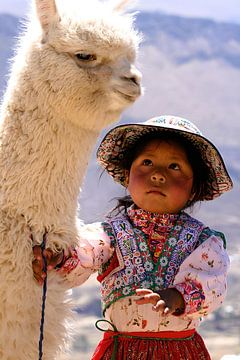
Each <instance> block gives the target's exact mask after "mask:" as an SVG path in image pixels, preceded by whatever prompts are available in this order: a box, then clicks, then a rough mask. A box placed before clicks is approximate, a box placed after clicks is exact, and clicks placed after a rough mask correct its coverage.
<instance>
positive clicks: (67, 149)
mask: <svg viewBox="0 0 240 360" xmlns="http://www.w3.org/2000/svg"><path fill="white" fill-rule="evenodd" d="M35 2H36V4H35V5H36V7H35V8H36V11H35V16H32V19H31V21H30V23H29V25H28V29H27V31H26V34H25V35H24V36H23V38H22V39H21V42H20V45H19V50H18V54H17V55H16V57H15V60H14V64H13V66H12V74H11V78H10V81H9V85H8V88H7V91H6V94H5V97H4V101H3V104H2V109H1V118H2V124H1V135H0V136H1V145H0V146H1V149H0V174H1V181H0V184H1V197H0V211H1V222H0V242H1V245H0V359H1V360H17V359H18V360H35V359H37V358H38V340H39V324H40V318H41V302H42V300H41V296H42V295H41V294H42V289H41V287H40V286H38V285H37V284H36V282H35V281H34V279H33V273H32V260H33V259H32V245H33V242H34V243H35V244H36V243H37V244H40V243H41V242H42V239H43V235H44V233H45V231H46V232H47V233H48V235H47V246H48V247H51V248H53V249H55V250H59V249H61V248H64V247H66V246H68V245H70V244H73V243H76V242H77V241H78V233H77V226H76V214H77V199H78V193H79V187H80V184H81V181H82V177H83V175H84V172H85V169H86V166H87V163H88V157H89V154H90V151H91V149H92V146H93V144H94V143H95V141H96V138H97V136H98V134H99V132H100V129H101V128H103V127H104V126H106V125H107V124H109V123H110V122H112V121H115V120H116V119H117V118H118V116H119V115H120V113H121V112H122V110H124V109H125V108H126V107H127V106H129V105H130V104H131V103H132V102H133V101H135V99H136V98H137V97H138V96H139V95H140V85H139V83H140V74H139V72H138V71H137V70H136V68H135V67H134V61H135V55H136V49H137V46H138V42H139V36H138V34H137V32H136V31H135V30H134V29H133V18H132V16H130V15H127V14H124V12H123V11H122V6H121V5H124V3H125V2H126V1H121V3H120V4H118V5H115V8H113V5H110V4H106V3H94V4H92V3H90V5H91V8H90V10H89V11H88V9H86V8H85V7H86V3H89V1H84V0H82V1H81V0H78V3H80V5H81V4H82V9H81V8H80V10H78V11H76V10H75V9H74V11H70V9H69V6H70V2H69V0H63V1H62V3H58V7H57V6H56V4H55V1H54V0H49V1H48V0H36V1H35ZM83 4H84V6H83ZM64 5H65V8H64ZM66 7H68V8H67V9H66ZM57 8H58V10H57ZM71 9H72V8H71ZM65 300H66V293H65V289H64V286H63V284H62V283H61V281H60V280H59V276H56V275H54V274H51V276H49V279H48V292H47V305H46V318H45V331H44V357H43V358H44V359H45V360H47V359H48V360H53V359H55V358H56V356H57V353H58V351H59V348H60V346H61V345H62V346H63V345H64V342H65V341H66V329H65V320H66V317H67V316H68V312H69V310H68V306H67V305H66V304H65V305H64V303H65Z"/></svg>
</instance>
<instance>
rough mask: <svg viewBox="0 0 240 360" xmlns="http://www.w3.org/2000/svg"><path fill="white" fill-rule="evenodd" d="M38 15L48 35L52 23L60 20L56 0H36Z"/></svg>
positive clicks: (45, 33)
mask: <svg viewBox="0 0 240 360" xmlns="http://www.w3.org/2000/svg"><path fill="white" fill-rule="evenodd" d="M35 4H36V11H37V16H38V19H39V21H40V24H41V27H42V29H43V32H44V35H47V34H48V32H49V29H50V27H51V24H53V23H56V22H58V21H59V20H60V18H59V15H58V11H57V7H56V2H55V0H35Z"/></svg>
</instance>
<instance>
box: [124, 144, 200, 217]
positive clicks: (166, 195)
mask: <svg viewBox="0 0 240 360" xmlns="http://www.w3.org/2000/svg"><path fill="white" fill-rule="evenodd" d="M127 182H128V191H129V193H130V195H131V197H132V200H133V202H134V203H135V204H136V205H137V206H138V207H139V208H141V209H144V210H146V211H150V212H157V213H159V214H164V213H170V214H175V213H178V212H179V211H180V210H181V209H183V208H184V206H185V205H186V203H187V202H188V200H191V199H192V198H193V194H192V187H193V170H192V167H191V165H190V163H189V160H188V158H187V154H186V151H185V149H184V147H183V146H182V145H180V144H179V143H178V142H177V141H175V140H169V141H166V140H161V139H153V140H150V141H149V142H148V143H147V145H146V146H144V148H143V150H142V151H141V152H140V153H139V154H138V155H137V157H136V158H135V160H134V161H133V163H132V165H131V168H130V171H129V174H128V173H127Z"/></svg>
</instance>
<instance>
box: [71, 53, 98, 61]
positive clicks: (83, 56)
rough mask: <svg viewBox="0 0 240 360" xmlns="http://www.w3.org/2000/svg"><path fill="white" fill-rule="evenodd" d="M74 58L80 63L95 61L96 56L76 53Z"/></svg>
mask: <svg viewBox="0 0 240 360" xmlns="http://www.w3.org/2000/svg"><path fill="white" fill-rule="evenodd" d="M75 56H76V58H77V59H78V60H81V61H95V60H97V56H96V55H95V54H85V53H78V54H75Z"/></svg>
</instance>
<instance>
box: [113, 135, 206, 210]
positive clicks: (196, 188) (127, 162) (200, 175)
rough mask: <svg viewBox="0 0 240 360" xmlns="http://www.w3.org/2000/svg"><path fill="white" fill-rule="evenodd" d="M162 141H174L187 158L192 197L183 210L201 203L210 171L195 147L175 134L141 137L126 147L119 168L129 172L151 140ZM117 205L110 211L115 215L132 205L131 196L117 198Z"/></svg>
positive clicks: (184, 138)
mask: <svg viewBox="0 0 240 360" xmlns="http://www.w3.org/2000/svg"><path fill="white" fill-rule="evenodd" d="M156 139H158V140H163V141H166V142H168V141H176V142H177V143H178V144H179V145H181V146H182V147H183V148H184V149H185V151H186V155H187V158H188V161H189V163H190V165H191V167H192V171H193V188H192V192H193V194H194V197H193V199H192V200H189V201H188V202H187V204H186V205H185V209H186V208H188V207H192V206H193V205H194V204H195V203H196V202H197V201H201V200H203V199H204V195H205V194H206V193H207V191H209V189H208V182H207V181H206V180H207V179H209V176H210V171H209V168H208V166H207V165H206V164H205V162H204V160H203V158H202V156H201V153H200V151H199V150H198V148H197V146H196V145H195V144H193V143H192V142H191V141H190V140H189V139H187V138H186V137H184V136H182V135H180V134H178V133H176V132H170V131H168V132H161V133H156V132H154V133H148V134H145V135H143V136H141V137H140V138H139V139H138V140H137V141H136V142H135V143H134V144H133V145H132V146H130V147H128V148H127V149H126V150H125V152H124V154H123V157H122V160H121V163H120V166H121V167H122V168H123V169H125V170H128V171H130V169H131V166H132V163H133V161H134V160H135V159H136V158H137V157H138V156H139V155H140V154H141V152H142V151H143V150H144V149H145V147H146V146H147V144H148V143H149V142H150V141H151V140H156ZM117 200H118V204H117V206H116V207H115V208H114V209H113V210H112V212H115V211H117V213H119V212H122V211H124V212H125V213H126V210H127V208H128V207H129V206H131V205H132V204H133V200H132V199H131V196H129V195H128V196H124V197H121V198H117Z"/></svg>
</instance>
